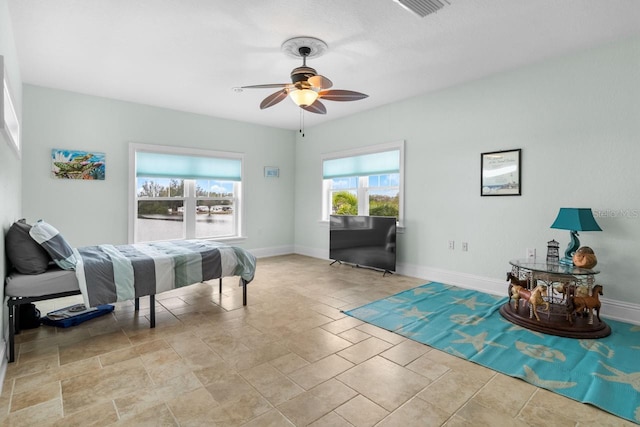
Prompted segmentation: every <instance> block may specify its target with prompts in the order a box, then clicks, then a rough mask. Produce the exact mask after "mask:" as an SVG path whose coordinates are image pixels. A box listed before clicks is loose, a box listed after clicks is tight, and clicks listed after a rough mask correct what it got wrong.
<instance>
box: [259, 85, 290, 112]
mask: <svg viewBox="0 0 640 427" xmlns="http://www.w3.org/2000/svg"><path fill="white" fill-rule="evenodd" d="M287 94H288V93H287V90H286V89H282V90H279V91H277V92H275V93H272V94H271V95H269V96H267V97H266V98H265V99H263V100H262V102H261V103H260V109H261V110H264V109H265V108H269V107H273V106H274V105H276V104H277V103H278V102H280V101H282V100H283V99H285V98H286V97H287Z"/></svg>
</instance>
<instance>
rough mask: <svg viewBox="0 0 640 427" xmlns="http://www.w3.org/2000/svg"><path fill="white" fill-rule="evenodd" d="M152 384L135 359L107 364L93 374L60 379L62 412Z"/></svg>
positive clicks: (80, 408) (69, 411)
mask: <svg viewBox="0 0 640 427" xmlns="http://www.w3.org/2000/svg"><path fill="white" fill-rule="evenodd" d="M151 384H152V381H151V378H150V377H149V375H148V374H147V372H146V371H145V369H144V366H143V365H142V363H141V361H139V360H137V359H134V360H130V361H126V362H122V363H118V364H115V365H111V366H108V367H106V368H103V369H100V370H98V371H96V372H94V373H93V374H92V375H83V376H76V377H71V378H69V379H65V380H63V381H62V402H63V405H64V410H65V414H72V413H74V412H78V411H81V410H83V409H86V408H87V407H88V406H91V405H94V404H96V403H101V402H104V401H107V400H112V399H115V398H118V397H120V396H124V395H127V394H129V393H133V392H134V391H135V390H137V389H140V388H144V387H148V386H150V385H151Z"/></svg>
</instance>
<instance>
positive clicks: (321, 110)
mask: <svg viewBox="0 0 640 427" xmlns="http://www.w3.org/2000/svg"><path fill="white" fill-rule="evenodd" d="M300 108H302V109H303V110H305V111H308V112H310V113H316V114H327V107H325V106H324V104H323V103H322V102H320V101H319V100H317V99H316V100H315V102H314V103H313V104H311V105H308V106H306V107H303V106H302V105H301V106H300Z"/></svg>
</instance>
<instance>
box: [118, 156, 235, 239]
mask: <svg viewBox="0 0 640 427" xmlns="http://www.w3.org/2000/svg"><path fill="white" fill-rule="evenodd" d="M130 151H131V157H132V163H133V167H132V175H133V176H132V182H133V191H132V194H133V197H132V200H133V203H132V205H133V206H132V211H133V212H132V215H131V220H130V227H129V229H130V232H129V239H130V241H133V242H150V241H158V240H176V239H226V238H234V237H240V236H241V234H242V226H241V225H242V223H241V211H242V210H241V200H242V193H241V190H242V180H241V179H242V155H241V154H236V153H220V152H212V151H205V150H193V149H179V148H174V147H159V146H148V145H141V144H132V146H131V150H130Z"/></svg>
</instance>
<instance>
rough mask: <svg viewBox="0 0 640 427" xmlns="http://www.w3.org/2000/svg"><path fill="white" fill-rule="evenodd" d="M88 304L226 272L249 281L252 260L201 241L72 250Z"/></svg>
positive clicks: (127, 297)
mask: <svg viewBox="0 0 640 427" xmlns="http://www.w3.org/2000/svg"><path fill="white" fill-rule="evenodd" d="M73 252H74V255H75V257H76V266H75V270H76V276H77V278H78V283H79V285H80V291H81V292H82V295H83V297H84V303H85V305H86V306H87V307H95V306H98V305H102V304H109V303H112V302H116V301H126V300H131V299H134V298H138V297H142V296H145V295H155V294H158V293H160V292H164V291H168V290H171V289H174V288H179V287H182V286H187V285H192V284H194V283H198V282H202V281H205V280H212V279H217V278H221V277H227V276H240V277H241V279H242V280H241V282H240V283H241V284H243V282H244V284H246V283H249V282H250V281H251V280H253V277H254V274H255V269H256V259H255V257H254V256H253V255H252V254H250V253H249V252H247V251H246V250H244V249H242V248H238V247H235V246H227V245H223V244H221V243H217V242H211V241H206V240H180V241H173V242H153V243H144V244H141V243H139V244H133V245H98V246H85V247H81V248H74V249H73Z"/></svg>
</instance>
